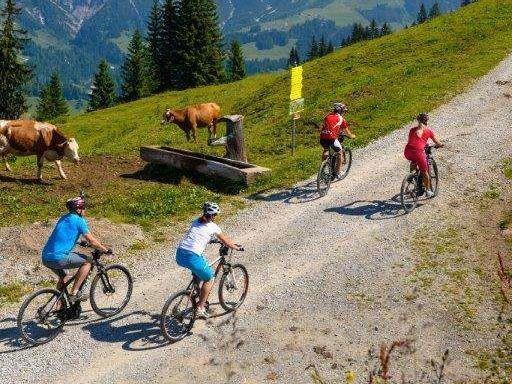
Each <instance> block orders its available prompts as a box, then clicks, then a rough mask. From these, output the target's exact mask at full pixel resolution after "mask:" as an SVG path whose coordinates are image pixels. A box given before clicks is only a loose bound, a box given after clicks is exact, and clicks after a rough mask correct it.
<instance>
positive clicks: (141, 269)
mask: <svg viewBox="0 0 512 384" xmlns="http://www.w3.org/2000/svg"><path fill="white" fill-rule="evenodd" d="M507 80H508V81H512V56H511V57H509V58H508V59H507V60H505V61H503V62H502V63H501V64H500V65H499V66H498V67H497V68H496V69H495V70H494V71H492V72H491V73H490V74H488V75H487V76H485V77H484V78H482V79H481V80H480V81H479V82H478V83H477V84H475V85H474V86H473V87H472V88H471V89H470V90H469V91H468V92H467V93H465V94H463V95H460V96H458V97H456V98H455V99H454V100H452V101H451V102H450V103H448V104H446V105H444V106H443V107H441V108H439V109H438V110H436V111H434V112H433V113H432V114H431V126H432V127H433V128H434V129H435V130H436V132H437V133H438V135H439V137H440V138H442V139H445V141H446V144H448V147H447V148H446V149H443V150H440V151H437V152H436V157H437V159H438V164H439V167H440V172H441V183H442V184H441V194H440V196H439V197H437V198H436V199H434V200H431V201H428V202H427V203H426V204H424V205H423V206H421V207H420V208H418V209H416V210H415V211H414V212H413V213H412V214H410V215H402V212H401V210H400V207H399V205H398V203H397V202H396V201H395V200H393V196H395V195H396V193H397V192H398V190H399V187H400V183H401V180H402V178H403V176H404V175H405V172H406V169H407V167H408V165H407V162H406V161H405V160H404V159H403V157H402V150H403V146H404V142H405V140H406V134H407V131H408V128H407V127H404V128H403V129H400V130H398V131H396V132H394V133H392V134H390V135H389V136H386V137H384V138H381V139H379V140H377V141H375V142H374V143H372V144H370V145H368V146H367V147H365V148H363V149H360V150H357V151H355V154H354V159H355V162H354V166H353V169H352V171H351V173H350V175H349V176H348V177H347V179H346V180H343V181H342V182H339V183H336V184H334V185H333V187H332V189H331V190H330V192H329V195H328V196H326V197H324V198H321V199H317V198H316V195H315V191H314V184H312V183H311V181H308V182H304V183H302V184H301V185H299V186H297V187H296V188H293V189H291V190H287V191H281V192H277V193H275V194H269V195H266V196H261V201H260V202H258V203H257V204H255V205H254V206H252V207H251V208H250V209H248V210H246V211H244V212H241V213H240V214H239V215H237V216H236V217H233V218H231V219H229V220H228V221H227V222H224V223H222V224H223V227H224V229H225V231H226V232H227V233H230V234H232V235H233V237H234V238H236V239H237V241H238V242H240V243H242V244H244V246H245V248H246V250H247V251H246V252H245V253H243V254H237V256H236V257H237V259H239V260H240V261H241V262H243V263H244V264H245V265H246V266H247V268H248V270H249V272H250V276H251V283H250V292H249V295H248V297H247V300H246V303H245V304H244V306H243V307H242V308H241V309H240V310H239V312H238V313H237V314H236V315H235V316H223V317H218V318H214V319H211V320H209V321H207V322H199V323H197V324H196V326H195V327H194V334H193V335H192V336H190V337H187V338H186V339H184V340H183V341H181V342H180V343H177V344H174V345H166V344H164V343H163V341H162V339H161V337H160V334H159V330H158V328H157V324H156V321H157V319H158V317H157V316H158V313H159V312H160V310H161V307H162V305H163V303H164V301H165V299H166V297H167V296H168V295H169V294H170V293H171V292H174V291H176V290H177V289H178V288H180V287H182V286H183V285H184V284H185V282H186V281H187V280H188V277H187V274H186V273H185V272H184V271H182V270H179V269H178V268H177V267H176V266H175V265H174V263H173V262H172V256H171V255H172V253H173V250H174V248H175V244H171V245H168V246H166V247H163V248H161V249H155V250H151V251H149V252H148V255H147V258H146V260H145V261H144V263H138V264H137V265H132V266H131V268H132V271H133V274H134V275H135V278H136V280H135V287H134V293H133V297H132V300H131V303H130V304H129V306H128V307H127V308H126V309H125V311H124V312H123V313H122V314H121V315H119V316H117V317H115V318H113V319H108V320H102V319H98V318H97V316H96V315H95V314H94V313H92V312H90V311H88V312H86V313H85V318H84V319H82V320H80V321H78V322H75V323H74V324H73V325H69V326H67V327H66V328H65V332H64V333H63V334H61V335H59V337H58V338H57V339H56V340H54V341H53V342H51V343H49V344H47V345H44V346H41V347H37V348H30V349H20V347H21V346H20V344H19V342H18V340H17V334H16V330H15V323H14V321H13V319H14V317H15V316H16V312H15V311H11V312H10V313H7V314H5V317H4V319H3V320H2V321H1V322H0V382H5V383H14V382H16V383H33V382H40V383H46V382H48V383H49V382H51V383H60V382H63V383H64V382H66V383H67V382H73V383H86V382H87V383H116V382H123V383H132V382H133V383H135V382H169V383H174V382H175V383H188V382H206V381H207V380H210V381H211V382H234V383H261V382H264V381H274V382H283V383H284V382H291V383H303V382H304V383H310V382H311V379H310V376H309V372H308V367H309V366H310V365H311V364H313V365H314V366H316V367H317V368H318V370H319V371H320V373H321V375H322V376H323V377H324V378H325V379H326V380H328V381H329V382H332V381H336V380H337V382H341V381H342V378H343V377H344V374H345V372H346V370H348V369H351V370H354V371H356V373H357V375H358V376H357V377H358V379H357V382H358V383H359V382H361V383H363V382H365V381H364V378H365V377H366V374H367V373H366V372H365V368H364V367H365V365H367V359H368V350H369V348H370V347H372V346H376V345H378V344H379V343H380V342H382V341H388V342H389V341H393V340H396V339H403V338H414V339H416V340H417V342H416V344H415V348H416V351H415V353H414V354H413V355H411V356H410V357H409V358H408V359H409V360H407V361H405V360H404V361H401V360H400V361H398V362H397V363H396V364H400V365H403V366H404V367H406V368H405V369H406V370H409V371H415V372H417V373H418V372H421V371H422V370H423V369H424V366H425V362H426V361H427V360H428V359H430V358H432V357H435V356H440V355H441V354H442V353H443V352H444V350H445V349H446V348H449V349H450V350H451V351H452V352H451V357H452V362H451V364H450V366H449V367H448V370H447V374H448V382H450V380H451V381H454V380H455V379H458V380H463V379H465V378H478V373H476V372H474V371H473V370H472V368H471V367H472V362H471V360H469V358H468V357H467V355H466V354H465V353H464V351H465V350H466V348H467V347H468V346H470V345H472V344H474V343H482V344H483V343H484V341H483V340H475V339H474V337H478V336H475V335H472V334H467V333H463V332H461V331H458V330H457V329H456V328H454V327H453V324H452V323H451V321H452V320H451V319H450V317H449V315H448V313H447V310H446V308H445V307H444V306H443V304H442V302H436V301H434V302H433V301H428V299H427V298H419V299H418V300H413V301H410V300H405V299H404V297H405V296H406V295H407V294H408V290H410V285H408V284H407V283H406V280H405V277H404V275H405V272H404V271H407V270H408V269H410V268H411V264H412V262H413V261H412V255H411V249H410V236H409V234H410V233H411V231H413V230H414V229H416V228H418V227H419V226H420V223H423V222H429V221H433V220H436V219H438V218H439V217H442V216H443V214H445V213H446V212H447V211H449V212H450V213H452V212H453V214H454V215H456V214H457V209H456V208H453V206H451V205H448V204H449V203H450V202H453V201H454V200H457V199H458V196H459V194H460V191H461V190H465V189H467V188H472V189H475V190H478V191H484V190H485V189H486V188H487V187H488V182H489V180H488V179H487V175H488V170H489V169H491V168H492V167H493V166H495V165H496V163H497V162H499V160H501V159H503V158H504V157H506V156H507V155H508V156H510V151H509V150H510V147H511V144H512V135H511V130H510V122H511V121H512V107H511V106H512V101H511V99H510V98H507V97H505V96H504V93H506V92H510V88H509V87H510V85H498V84H496V82H497V81H507ZM461 209H463V208H461ZM210 255H211V256H213V255H214V250H210ZM87 309H88V308H87ZM403 359H407V357H404V358H403Z"/></svg>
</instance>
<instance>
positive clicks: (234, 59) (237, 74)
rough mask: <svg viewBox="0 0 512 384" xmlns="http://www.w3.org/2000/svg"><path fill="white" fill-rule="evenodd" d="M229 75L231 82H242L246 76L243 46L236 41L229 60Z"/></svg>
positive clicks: (232, 46) (232, 44) (233, 43)
mask: <svg viewBox="0 0 512 384" xmlns="http://www.w3.org/2000/svg"><path fill="white" fill-rule="evenodd" d="M228 73H229V78H230V79H231V81H237V80H241V79H243V78H244V77H245V76H246V71H245V61H244V53H243V51H242V46H241V45H240V43H239V42H238V41H236V40H233V41H232V42H231V49H230V52H229V59H228Z"/></svg>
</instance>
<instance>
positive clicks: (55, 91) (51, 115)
mask: <svg viewBox="0 0 512 384" xmlns="http://www.w3.org/2000/svg"><path fill="white" fill-rule="evenodd" d="M67 114H69V106H68V103H67V102H66V99H65V98H64V95H63V93H62V85H61V82H60V78H59V74H58V73H57V72H53V73H52V75H51V77H50V81H49V82H48V84H46V85H45V86H43V88H42V89H41V93H40V95H39V104H38V105H37V112H36V118H37V119H38V120H41V121H48V120H53V119H55V118H56V117H60V116H65V115H67Z"/></svg>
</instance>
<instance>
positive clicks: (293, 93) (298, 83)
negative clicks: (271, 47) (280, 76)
mask: <svg viewBox="0 0 512 384" xmlns="http://www.w3.org/2000/svg"><path fill="white" fill-rule="evenodd" d="M300 98H302V66H300V67H293V68H292V86H291V90H290V100H297V99H300Z"/></svg>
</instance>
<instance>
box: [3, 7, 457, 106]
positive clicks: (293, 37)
mask: <svg viewBox="0 0 512 384" xmlns="http://www.w3.org/2000/svg"><path fill="white" fill-rule="evenodd" d="M434 1H435V0H425V1H424V3H425V4H426V6H427V7H429V6H431V5H432V4H433V3H434ZM4 2H5V0H0V5H1V6H3V4H4ZM421 2H422V1H421V0H368V1H364V2H360V1H357V0H254V1H247V0H217V3H218V6H219V8H218V9H219V23H220V25H221V27H222V29H223V33H224V36H225V38H226V40H227V41H229V40H230V39H233V38H236V39H238V40H241V42H242V43H243V44H244V51H245V53H246V57H247V58H248V59H266V60H267V61H268V63H269V65H268V68H274V67H275V68H278V67H279V66H280V65H281V62H280V61H278V62H276V60H282V59H283V58H284V57H286V55H287V54H288V52H289V49H290V47H291V46H292V45H294V44H297V45H299V46H300V47H301V48H302V51H304V50H305V47H306V45H307V44H308V43H309V40H310V38H311V35H312V34H316V35H317V37H319V36H320V35H326V38H329V39H332V40H333V43H334V45H339V43H340V42H341V38H342V37H343V36H346V35H347V34H348V33H349V32H350V28H351V25H352V24H353V23H354V22H362V23H363V24H364V23H368V22H369V21H370V20H371V19H376V20H377V21H379V22H383V21H388V22H391V23H392V24H393V25H394V26H396V27H399V26H402V25H404V24H408V23H409V24H410V23H411V22H412V20H413V19H414V18H415V15H416V13H417V11H418V9H419V5H420V3H421ZM439 2H440V4H441V7H442V9H443V10H450V9H455V8H457V7H458V6H459V2H460V0H440V1H439ZM17 4H18V5H19V6H20V7H22V9H23V12H22V15H21V19H20V23H21V25H22V27H23V28H25V29H26V30H27V31H28V32H29V37H30V38H31V42H30V43H29V44H28V45H27V47H26V54H27V56H29V57H30V59H31V62H32V63H33V65H34V67H35V72H36V75H37V76H36V82H35V83H34V85H33V86H32V88H31V92H32V93H34V94H37V93H38V91H39V88H40V85H41V83H44V82H46V81H47V80H48V78H49V75H50V73H51V72H52V71H53V70H57V71H59V73H60V74H61V77H62V80H63V85H64V91H65V94H66V97H68V98H73V99H77V98H83V97H85V95H86V94H87V92H88V89H89V84H90V79H91V76H92V74H93V73H94V71H95V70H96V66H97V64H98V61H99V60H100V59H101V58H106V59H107V60H108V61H109V62H110V63H111V64H112V66H113V68H114V70H115V72H118V69H119V66H120V64H121V63H122V60H123V58H124V51H125V50H126V47H127V44H128V40H129V37H130V35H131V33H132V32H133V30H134V29H136V28H139V29H141V30H142V31H143V32H145V29H146V20H147V17H148V14H149V11H150V8H151V5H152V4H153V0H17ZM303 53H304V52H303ZM249 67H250V68H251V69H252V70H253V71H254V70H258V69H261V68H260V67H257V66H254V65H250V66H249ZM265 68H266V67H264V68H263V69H265Z"/></svg>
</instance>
